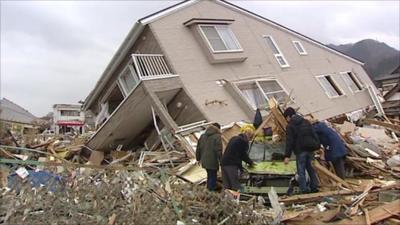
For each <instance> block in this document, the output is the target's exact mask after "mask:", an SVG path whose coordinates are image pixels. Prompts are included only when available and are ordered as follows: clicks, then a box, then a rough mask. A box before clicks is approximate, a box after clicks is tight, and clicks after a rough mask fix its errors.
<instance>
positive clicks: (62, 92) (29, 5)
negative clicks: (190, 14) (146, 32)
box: [0, 1, 400, 116]
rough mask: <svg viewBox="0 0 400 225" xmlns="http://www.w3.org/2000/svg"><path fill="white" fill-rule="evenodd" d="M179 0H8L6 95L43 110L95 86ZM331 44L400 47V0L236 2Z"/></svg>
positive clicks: (4, 18) (4, 8)
mask: <svg viewBox="0 0 400 225" xmlns="http://www.w3.org/2000/svg"><path fill="white" fill-rule="evenodd" d="M175 3H176V1H58V2H55V1H0V4H1V12H0V14H1V96H2V97H6V98H9V99H10V100H12V101H14V102H16V103H18V104H20V105H21V106H23V107H25V108H27V109H28V110H30V111H31V112H33V113H34V114H35V115H37V116H42V115H44V114H46V113H47V112H49V111H51V106H52V105H53V104H55V103H76V102H77V101H79V100H83V99H84V98H85V97H86V96H87V94H88V93H89V92H90V91H91V89H92V88H93V87H94V85H95V83H96V81H97V80H98V78H99V77H100V75H101V73H102V72H103V70H104V69H105V67H106V66H107V64H108V63H109V61H110V59H111V57H112V56H113V54H114V53H115V51H116V50H117V48H118V47H119V45H120V44H121V43H122V41H123V39H124V38H125V36H126V35H127V33H128V32H129V30H130V28H131V27H132V26H133V25H134V23H135V22H136V21H137V20H138V19H139V18H141V17H144V16H146V15H148V14H150V13H153V12H155V11H158V10H160V9H162V8H165V7H167V6H169V5H172V4H175ZM233 3H234V4H237V5H239V6H241V7H243V8H246V9H248V10H250V11H253V12H255V13H257V14H260V15H262V16H264V17H267V18H269V19H271V20H274V21H276V22H278V23H281V24H282V25H285V26H288V27H289V28H291V29H294V30H296V31H298V32H300V33H303V34H305V35H307V36H310V37H312V38H314V39H317V40H319V41H321V42H323V43H335V44H343V43H348V42H356V41H359V40H362V39H365V38H372V39H378V40H379V41H384V42H386V43H387V44H389V45H391V46H393V47H395V48H397V49H399V48H400V46H399V45H400V43H399V36H400V35H399V26H400V25H399V4H400V3H399V1H366V2H360V1H357V2H347V1H338V2H332V1H321V2H318V1H310V2H309V1H293V2H291V1H284V2H282V1H234V2H233Z"/></svg>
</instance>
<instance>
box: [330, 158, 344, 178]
mask: <svg viewBox="0 0 400 225" xmlns="http://www.w3.org/2000/svg"><path fill="white" fill-rule="evenodd" d="M345 159H346V157H340V158H337V159H334V160H332V164H333V168H334V169H335V172H336V175H337V176H338V177H340V178H342V179H344V178H345V177H346V171H345V169H344V161H345Z"/></svg>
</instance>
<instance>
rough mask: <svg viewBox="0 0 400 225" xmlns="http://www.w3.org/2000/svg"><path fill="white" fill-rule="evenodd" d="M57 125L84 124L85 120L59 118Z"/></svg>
mask: <svg viewBox="0 0 400 225" xmlns="http://www.w3.org/2000/svg"><path fill="white" fill-rule="evenodd" d="M57 125H61V126H83V122H81V121H63V120H59V121H57Z"/></svg>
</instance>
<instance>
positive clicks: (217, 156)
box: [196, 123, 222, 191]
mask: <svg viewBox="0 0 400 225" xmlns="http://www.w3.org/2000/svg"><path fill="white" fill-rule="evenodd" d="M220 129H221V126H220V125H219V123H213V124H211V125H210V126H209V127H207V129H206V132H205V133H204V134H202V135H201V136H200V139H199V141H198V144H197V148H196V160H197V161H198V162H200V163H201V166H202V167H203V168H204V169H206V171H207V189H208V190H210V191H215V189H216V188H217V172H218V169H219V165H220V164H221V156H222V138H221V132H220Z"/></svg>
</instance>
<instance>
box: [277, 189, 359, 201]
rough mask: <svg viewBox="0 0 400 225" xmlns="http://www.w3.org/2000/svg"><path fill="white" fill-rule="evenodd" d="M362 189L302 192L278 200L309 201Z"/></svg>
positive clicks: (350, 193) (352, 192)
mask: <svg viewBox="0 0 400 225" xmlns="http://www.w3.org/2000/svg"><path fill="white" fill-rule="evenodd" d="M361 192H362V191H355V190H338V191H326V192H318V193H311V194H302V195H294V196H290V197H287V198H280V199H279V201H280V202H283V203H289V204H290V203H300V202H309V201H315V200H318V199H321V198H323V197H329V196H337V195H352V194H357V193H361Z"/></svg>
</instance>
